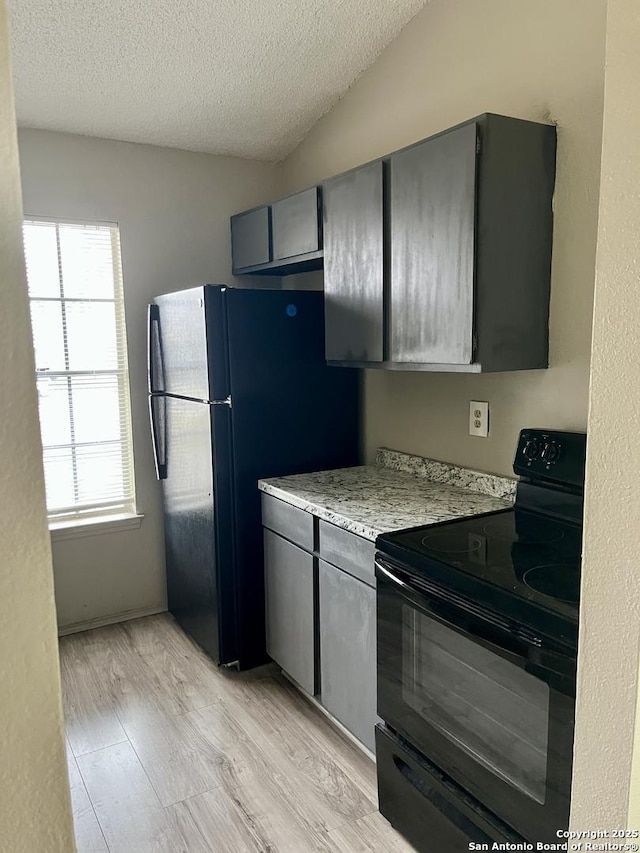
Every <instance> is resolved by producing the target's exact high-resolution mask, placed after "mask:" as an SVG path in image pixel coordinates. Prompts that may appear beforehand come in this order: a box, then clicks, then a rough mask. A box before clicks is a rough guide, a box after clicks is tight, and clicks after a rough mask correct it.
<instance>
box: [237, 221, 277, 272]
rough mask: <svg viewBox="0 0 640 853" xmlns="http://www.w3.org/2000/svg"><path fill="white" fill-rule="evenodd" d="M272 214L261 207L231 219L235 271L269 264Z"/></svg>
mask: <svg viewBox="0 0 640 853" xmlns="http://www.w3.org/2000/svg"><path fill="white" fill-rule="evenodd" d="M270 229H271V212H270V210H269V208H268V207H259V208H257V209H256V210H248V211H247V212H246V213H238V214H237V215H236V216H232V217H231V254H232V258H233V269H234V270H239V269H243V268H244V267H253V266H257V265H258V264H268V263H269V261H270V260H271V246H270V239H269V236H270Z"/></svg>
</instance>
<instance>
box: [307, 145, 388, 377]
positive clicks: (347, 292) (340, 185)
mask: <svg viewBox="0 0 640 853" xmlns="http://www.w3.org/2000/svg"><path fill="white" fill-rule="evenodd" d="M383 168H384V167H383V164H382V163H381V162H379V163H371V164H370V165H368V166H363V167H362V168H360V169H355V170H354V171H352V172H348V173H347V174H346V175H340V176H339V177H337V178H333V179H332V180H330V181H327V182H326V183H325V184H323V187H322V210H323V220H324V295H325V355H326V357H327V360H329V361H382V360H383V358H384V346H383V336H384V323H383V308H384V305H383V302H384V300H383V277H384V254H383V252H384V249H383V247H384V235H383Z"/></svg>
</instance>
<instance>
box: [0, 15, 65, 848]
mask: <svg viewBox="0 0 640 853" xmlns="http://www.w3.org/2000/svg"><path fill="white" fill-rule="evenodd" d="M0 198H2V204H1V205H0V281H2V311H0V360H1V361H2V364H3V369H2V371H1V372H0V398H1V399H2V401H3V404H2V417H0V470H1V471H2V479H1V482H2V488H1V491H0V501H1V503H2V506H1V511H0V541H1V542H2V556H1V557H0V685H2V687H1V693H2V699H1V700H0V742H1V749H2V757H1V760H0V850H2V851H6V853H41V851H47V853H69V851H72V850H74V849H75V848H74V844H73V832H72V825H71V813H70V802H69V785H68V781H67V769H66V762H65V749H64V736H63V728H62V708H61V704H60V678H59V669H58V647H57V642H56V622H55V610H54V603H53V575H52V567H51V551H50V547H49V535H48V531H47V524H46V516H45V503H44V478H43V473H42V456H41V452H42V451H41V448H40V433H39V428H38V414H37V403H36V389H35V382H34V362H33V349H32V345H31V332H30V325H29V313H28V306H27V289H26V281H25V271H24V260H23V256H22V204H21V198H20V175H19V171H18V149H17V140H16V126H15V116H14V111H13V92H12V89H11V76H10V70H9V56H8V36H7V20H6V6H5V3H4V2H0Z"/></svg>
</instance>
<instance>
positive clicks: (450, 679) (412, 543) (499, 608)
mask: <svg viewBox="0 0 640 853" xmlns="http://www.w3.org/2000/svg"><path fill="white" fill-rule="evenodd" d="M585 452H586V437H585V435H584V434H581V433H565V432H555V431H548V430H533V429H531V430H523V431H522V433H521V434H520V439H519V442H518V447H517V451H516V457H515V461H514V471H515V473H516V474H519V475H520V477H521V479H520V481H519V483H518V485H517V492H516V500H515V505H514V507H513V508H512V509H505V510H502V511H498V512H492V513H487V514H485V515H481V516H474V517H471V518H466V519H461V520H454V521H448V522H443V523H440V524H436V525H429V526H424V527H418V528H413V529H408V530H402V531H398V532H395V533H389V534H384V535H382V536H380V537H378V539H377V541H376V576H377V580H378V587H377V599H378V607H377V613H378V616H377V634H378V636H377V653H378V714H379V716H380V717H381V718H382V719H383V720H384V721H385V724H384V725H380V726H378V728H377V731H376V743H377V753H378V782H379V795H380V810H381V812H382V813H383V814H384V815H385V816H386V817H387V818H388V819H389V820H390V821H391V823H392V824H393V825H394V826H396V828H397V829H399V830H400V831H401V832H403V834H405V835H406V836H407V837H408V838H409V840H410V841H412V843H413V844H414V845H415V846H416V847H417V848H418V849H419V850H421V849H425V850H426V849H429V850H434V851H436V850H437V849H438V848H437V847H436V846H434V845H433V839H434V838H436V839H441V841H440V842H439V843H441V845H442V850H443V851H444V850H445V849H446V850H447V851H451V853H454V851H457V850H460V851H462V850H468V849H469V848H468V844H469V842H470V841H480V842H482V841H523V840H525V841H530V842H537V841H542V842H544V841H552V840H553V839H555V838H556V832H557V830H558V829H563V828H566V826H567V824H568V817H569V796H570V786H571V767H572V748H573V721H574V704H575V670H576V656H577V639H578V614H579V597H580V563H581V543H582V509H583V486H584V464H585ZM399 771H400V772H399Z"/></svg>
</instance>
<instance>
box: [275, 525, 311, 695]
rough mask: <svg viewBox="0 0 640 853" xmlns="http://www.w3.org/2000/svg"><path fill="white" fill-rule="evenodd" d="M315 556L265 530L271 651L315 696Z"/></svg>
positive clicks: (301, 684)
mask: <svg viewBox="0 0 640 853" xmlns="http://www.w3.org/2000/svg"><path fill="white" fill-rule="evenodd" d="M314 574H315V558H314V557H313V556H312V555H311V554H307V552H306V551H303V550H302V549H301V548H298V547H297V546H296V545H292V544H291V542H287V540H286V539H283V538H282V537H281V536H278V535H276V534H275V533H272V532H271V531H270V530H265V531H264V581H265V583H264V586H265V621H266V629H267V653H268V654H269V655H270V656H271V657H272V658H273V659H274V660H275V661H276V662H277V663H279V664H280V666H281V667H282V668H283V670H284V671H285V672H287V673H288V674H289V675H290V676H291V677H292V678H293V679H294V680H295V681H296V682H297V683H298V684H299V685H300V687H302V688H303V689H304V690H306V691H307V693H309V694H310V695H311V696H313V695H314V693H315V683H316V679H315V672H316V648H315V646H316V642H315V618H314V617H315V606H314V586H315V579H314Z"/></svg>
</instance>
